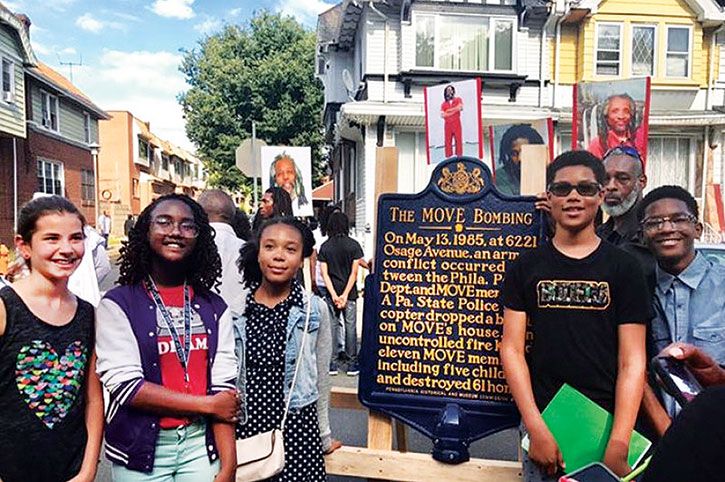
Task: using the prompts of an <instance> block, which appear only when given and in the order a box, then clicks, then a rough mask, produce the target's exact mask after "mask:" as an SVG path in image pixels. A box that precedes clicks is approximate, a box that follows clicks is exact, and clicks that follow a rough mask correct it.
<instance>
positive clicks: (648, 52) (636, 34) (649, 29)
mask: <svg viewBox="0 0 725 482" xmlns="http://www.w3.org/2000/svg"><path fill="white" fill-rule="evenodd" d="M656 32H657V30H656V29H655V27H654V26H653V25H635V26H633V27H632V75H634V76H647V75H655V52H656V49H655V38H656V37H657V34H656Z"/></svg>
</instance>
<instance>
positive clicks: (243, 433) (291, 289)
mask: <svg viewBox="0 0 725 482" xmlns="http://www.w3.org/2000/svg"><path fill="white" fill-rule="evenodd" d="M313 246H314V237H313V236H312V232H311V231H310V230H309V229H308V228H307V227H306V226H305V225H304V224H302V223H301V222H299V221H297V220H295V219H293V218H274V219H272V220H271V221H268V222H267V224H265V225H263V226H262V227H261V229H260V230H259V232H258V233H257V235H256V238H255V239H254V240H253V241H250V242H249V243H247V244H245V245H244V246H243V247H242V250H241V252H240V260H239V265H240V269H243V270H244V278H245V282H246V283H247V286H248V287H249V291H248V292H244V293H242V294H241V295H240V296H239V297H238V299H237V300H236V301H235V302H232V303H231V304H230V309H231V311H232V318H233V320H234V331H235V334H234V336H235V345H236V349H237V356H238V358H239V364H240V372H239V377H238V382H237V388H238V390H239V392H240V394H241V397H242V417H241V421H240V423H239V424H238V425H237V438H247V437H252V436H254V435H257V434H259V433H262V432H266V431H269V430H272V429H275V428H279V427H280V424H281V421H282V418H283V416H284V412H285V402H286V400H287V397H289V407H290V409H289V413H288V415H287V419H286V422H285V425H284V449H285V467H284V470H283V472H281V473H280V474H278V475H276V476H274V477H273V478H272V479H270V480H272V481H275V482H277V481H289V482H315V481H324V480H326V474H325V465H324V461H323V458H322V446H321V442H320V431H319V428H318V424H317V408H316V401H317V398H318V391H317V361H316V355H315V353H316V348H315V347H316V344H317V333H318V331H319V326H320V317H321V316H322V309H323V307H322V305H321V302H320V300H319V298H317V297H308V296H307V295H306V294H305V293H304V291H303V289H302V287H301V285H300V284H299V283H298V282H297V281H296V279H295V275H296V274H297V271H298V270H299V269H300V267H301V266H302V260H303V259H304V258H305V257H307V256H309V255H310V254H311V253H312V248H313ZM307 303H311V306H310V318H309V322H308V324H307V325H308V333H307V336H305V337H304V343H303V337H302V331H303V329H304V326H305V319H306V312H307ZM298 357H302V358H301V361H300V368H299V371H298V373H297V378H296V382H295V384H294V387H292V388H291V393H290V386H291V384H292V378H293V375H294V371H295V364H296V361H297V358H298Z"/></svg>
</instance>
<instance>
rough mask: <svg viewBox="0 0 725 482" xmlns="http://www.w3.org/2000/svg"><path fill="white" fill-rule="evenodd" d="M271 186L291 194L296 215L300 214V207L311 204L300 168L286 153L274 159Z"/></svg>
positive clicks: (271, 170)
mask: <svg viewBox="0 0 725 482" xmlns="http://www.w3.org/2000/svg"><path fill="white" fill-rule="evenodd" d="M269 185H270V186H278V187H281V188H282V189H284V190H285V191H287V192H288V193H289V195H290V198H292V207H293V208H294V213H295V214H297V213H299V209H300V207H302V206H305V205H307V204H309V203H310V201H309V200H308V199H307V194H306V193H305V186H304V183H303V182H302V173H301V172H300V168H299V167H297V164H296V163H295V160H294V159H292V157H291V156H290V155H289V154H287V153H286V152H282V154H279V155H277V157H275V158H274V161H273V162H272V166H271V167H270V170H269Z"/></svg>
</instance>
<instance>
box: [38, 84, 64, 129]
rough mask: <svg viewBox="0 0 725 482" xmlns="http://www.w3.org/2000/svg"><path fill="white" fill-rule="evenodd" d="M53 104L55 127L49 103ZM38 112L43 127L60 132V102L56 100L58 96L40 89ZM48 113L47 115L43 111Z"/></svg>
mask: <svg viewBox="0 0 725 482" xmlns="http://www.w3.org/2000/svg"><path fill="white" fill-rule="evenodd" d="M52 104H54V105H55V128H53V119H52V117H50V115H51V109H50V107H51V105H52ZM40 112H41V116H42V118H41V120H40V123H41V125H42V126H43V127H45V128H46V129H48V130H49V131H53V132H60V103H59V102H58V96H57V95H53V94H51V93H50V92H47V91H45V90H41V91H40ZM46 112H47V113H48V117H46V116H45V113H46Z"/></svg>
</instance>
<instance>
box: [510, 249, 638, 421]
mask: <svg viewBox="0 0 725 482" xmlns="http://www.w3.org/2000/svg"><path fill="white" fill-rule="evenodd" d="M502 297H503V304H504V306H505V307H507V308H510V309H512V310H516V311H524V312H526V313H527V314H528V317H529V328H530V330H531V332H532V333H533V344H532V346H531V349H530V352H529V354H528V357H527V361H528V364H529V370H530V372H531V383H532V388H533V392H534V397H535V399H536V404H537V406H538V407H539V410H543V409H544V408H545V407H546V405H547V404H548V403H549V401H551V399H552V398H553V396H554V395H555V394H556V392H557V391H558V390H559V388H560V387H561V385H562V384H564V383H568V384H569V385H571V386H573V387H574V388H576V389H577V390H579V391H581V392H582V393H583V394H585V395H586V396H587V397H589V398H591V399H592V400H594V401H595V402H597V403H598V404H599V405H601V406H602V407H603V408H605V409H607V410H608V411H610V412H613V411H614V394H615V385H616V379H617V353H618V346H619V340H618V334H617V329H618V326H619V325H623V324H627V323H639V324H644V323H647V322H648V321H649V319H650V318H651V314H650V313H651V300H650V297H649V295H648V291H647V286H646V283H645V279H644V275H643V274H642V271H641V268H640V266H639V264H638V263H637V260H636V259H635V258H634V257H633V256H632V255H630V254H628V253H626V252H624V251H622V250H621V249H619V248H617V247H615V246H614V245H612V244H609V243H608V242H606V241H602V242H601V243H600V245H599V247H598V248H597V249H596V250H594V251H593V252H592V253H591V254H590V255H589V256H587V257H585V258H582V259H574V258H569V257H567V256H565V255H564V254H563V253H561V252H559V251H558V250H557V249H556V248H555V247H554V246H553V245H552V244H551V242H548V243H546V244H544V245H542V246H541V247H539V248H537V249H536V250H533V251H530V252H527V253H524V254H522V255H521V257H520V258H519V259H517V260H516V261H515V262H514V263H513V264H512V265H511V266H510V268H509V269H508V270H507V272H506V278H505V281H504V289H503V293H502Z"/></svg>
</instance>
